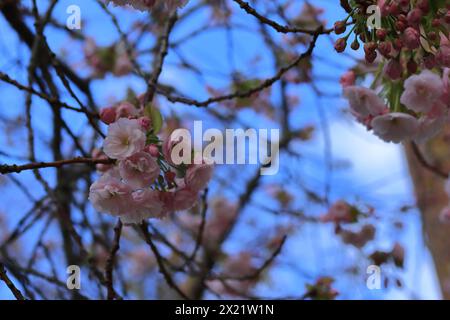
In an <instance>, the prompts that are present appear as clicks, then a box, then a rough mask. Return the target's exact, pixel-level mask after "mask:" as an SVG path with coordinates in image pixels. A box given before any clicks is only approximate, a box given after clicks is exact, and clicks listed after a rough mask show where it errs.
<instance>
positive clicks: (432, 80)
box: [400, 70, 444, 112]
mask: <svg viewBox="0 0 450 320" xmlns="http://www.w3.org/2000/svg"><path fill="white" fill-rule="evenodd" d="M443 92H444V85H443V82H442V79H441V78H440V77H439V76H438V75H437V74H435V73H433V72H431V71H429V70H424V71H422V72H421V73H420V74H418V75H413V76H411V77H409V78H408V79H407V80H406V81H405V91H404V92H403V94H402V96H401V98H400V102H401V103H402V104H404V105H405V106H406V107H407V108H408V109H410V110H413V111H415V112H428V111H430V110H431V109H432V108H433V106H434V104H435V103H436V102H437V101H438V100H439V99H440V97H441V96H442V94H443Z"/></svg>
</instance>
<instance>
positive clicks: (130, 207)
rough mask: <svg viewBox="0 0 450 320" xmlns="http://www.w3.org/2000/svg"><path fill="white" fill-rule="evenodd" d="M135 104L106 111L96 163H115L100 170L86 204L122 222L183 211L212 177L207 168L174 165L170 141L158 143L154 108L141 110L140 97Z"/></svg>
mask: <svg viewBox="0 0 450 320" xmlns="http://www.w3.org/2000/svg"><path fill="white" fill-rule="evenodd" d="M137 100H138V101H140V102H138V103H137V104H138V105H139V106H138V107H136V105H135V104H133V103H130V102H127V101H125V102H121V103H119V104H118V105H116V106H113V107H108V108H105V109H103V110H102V111H101V113H100V118H101V120H102V121H103V122H104V123H105V124H107V125H108V134H107V136H106V138H105V140H104V143H103V153H101V152H97V154H96V155H95V156H96V158H100V159H101V158H106V157H107V158H110V159H113V160H115V162H114V164H111V165H104V164H102V165H99V166H98V167H97V169H98V171H100V172H101V173H102V176H101V177H100V179H99V180H98V181H96V182H94V183H93V184H92V186H91V188H90V193H89V199H90V201H91V202H92V204H93V206H94V208H95V209H96V210H98V211H100V212H104V213H109V214H111V215H114V216H119V217H120V218H121V219H122V220H123V221H124V222H125V223H138V222H140V221H142V220H144V219H147V218H162V217H165V216H167V215H168V214H170V213H172V212H175V211H181V210H188V209H190V208H191V207H193V206H194V205H195V203H196V202H197V199H198V197H199V193H200V191H201V190H203V189H204V188H205V187H206V186H207V184H208V182H209V180H210V179H211V177H212V172H213V167H212V165H209V164H205V163H203V162H201V163H200V164H195V161H194V164H185V163H182V164H180V165H175V164H174V163H173V161H172V151H173V148H174V147H175V146H176V145H177V144H178V143H179V141H178V140H175V139H173V138H172V137H169V138H166V139H165V143H163V142H162V141H161V140H160V139H159V137H158V136H157V133H158V131H159V129H160V127H161V121H162V120H161V116H160V114H159V112H158V111H157V110H156V108H154V107H149V106H147V107H143V105H142V101H143V98H139V99H137Z"/></svg>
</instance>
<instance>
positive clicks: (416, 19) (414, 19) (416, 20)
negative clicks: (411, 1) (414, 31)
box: [407, 8, 423, 27]
mask: <svg viewBox="0 0 450 320" xmlns="http://www.w3.org/2000/svg"><path fill="white" fill-rule="evenodd" d="M422 16H423V12H422V10H420V9H418V8H416V9H413V10H411V11H410V12H409V13H408V17H407V19H408V24H409V25H410V26H414V27H416V26H418V25H419V24H420V20H421V19H422Z"/></svg>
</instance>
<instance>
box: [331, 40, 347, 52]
mask: <svg viewBox="0 0 450 320" xmlns="http://www.w3.org/2000/svg"><path fill="white" fill-rule="evenodd" d="M346 47H347V40H346V39H345V38H340V39H338V40H337V41H336V43H335V44H334V49H335V50H336V51H337V52H344V50H345V48H346Z"/></svg>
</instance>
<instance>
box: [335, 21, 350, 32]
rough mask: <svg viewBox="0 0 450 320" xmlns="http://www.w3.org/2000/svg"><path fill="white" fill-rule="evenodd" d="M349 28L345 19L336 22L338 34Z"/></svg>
mask: <svg viewBox="0 0 450 320" xmlns="http://www.w3.org/2000/svg"><path fill="white" fill-rule="evenodd" d="M346 29H347V26H346V25H345V21H337V22H336V23H335V24H334V32H335V33H336V34H342V33H344V32H345V30H346Z"/></svg>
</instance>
